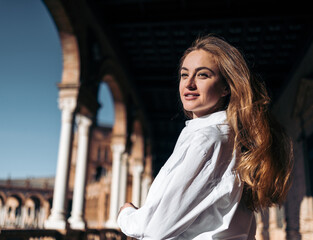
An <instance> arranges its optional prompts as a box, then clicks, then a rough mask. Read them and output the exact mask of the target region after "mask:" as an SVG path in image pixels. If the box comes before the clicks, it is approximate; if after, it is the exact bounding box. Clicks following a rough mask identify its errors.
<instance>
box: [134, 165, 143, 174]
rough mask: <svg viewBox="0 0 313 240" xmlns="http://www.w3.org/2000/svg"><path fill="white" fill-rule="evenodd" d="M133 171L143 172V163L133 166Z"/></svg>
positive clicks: (135, 172) (136, 172)
mask: <svg viewBox="0 0 313 240" xmlns="http://www.w3.org/2000/svg"><path fill="white" fill-rule="evenodd" d="M132 171H133V173H134V174H141V173H142V172H143V165H142V164H138V163H137V164H134V165H133V166H132Z"/></svg>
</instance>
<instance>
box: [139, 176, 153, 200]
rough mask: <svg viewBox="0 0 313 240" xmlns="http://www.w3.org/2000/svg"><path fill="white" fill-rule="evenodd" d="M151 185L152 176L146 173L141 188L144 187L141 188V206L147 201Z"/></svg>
mask: <svg viewBox="0 0 313 240" xmlns="http://www.w3.org/2000/svg"><path fill="white" fill-rule="evenodd" d="M150 185H151V177H150V176H147V175H145V176H144V177H143V179H142V183H141V189H142V190H141V206H143V205H144V203H145V201H146V198H147V195H148V192H149V188H150Z"/></svg>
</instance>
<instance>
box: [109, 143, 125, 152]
mask: <svg viewBox="0 0 313 240" xmlns="http://www.w3.org/2000/svg"><path fill="white" fill-rule="evenodd" d="M111 149H112V151H113V152H114V153H120V154H122V153H123V152H124V151H125V145H124V144H121V143H119V144H112V145H111Z"/></svg>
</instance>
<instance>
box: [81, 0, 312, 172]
mask: <svg viewBox="0 0 313 240" xmlns="http://www.w3.org/2000/svg"><path fill="white" fill-rule="evenodd" d="M87 3H88V5H89V7H90V9H91V11H92V14H93V15H94V16H95V18H96V19H97V21H98V23H99V25H100V26H101V27H102V29H103V31H104V32H105V34H106V35H107V36H108V38H109V39H110V41H111V43H112V45H113V46H114V48H115V50H116V52H117V53H118V55H119V58H120V60H121V62H122V64H123V66H124V67H125V69H126V70H127V72H128V74H129V77H130V79H131V81H132V84H133V86H134V89H135V91H136V94H137V97H138V99H139V100H140V102H141V103H142V106H143V108H144V109H143V110H144V113H145V116H146V119H147V120H148V123H149V125H148V128H149V129H148V130H149V132H150V134H151V139H152V144H153V145H152V151H153V156H154V164H155V170H156V171H155V172H157V171H158V170H159V168H160V166H161V165H162V164H163V163H164V161H165V160H166V159H167V157H168V156H169V155H170V153H171V151H172V149H173V146H174V144H175V141H176V139H177V136H178V134H179V132H180V130H181V128H182V127H183V126H184V120H185V119H184V116H183V113H182V111H181V107H180V103H179V99H178V94H177V84H178V78H177V70H178V62H179V58H180V56H181V55H182V53H183V51H184V50H185V49H186V48H187V47H188V46H189V45H190V44H191V42H192V41H193V40H194V39H195V38H196V37H197V36H199V35H203V34H207V33H215V34H218V35H220V36H222V37H224V38H225V39H226V40H228V41H229V42H231V43H232V44H233V45H235V46H236V47H238V48H239V49H240V50H241V51H242V52H243V53H244V55H245V57H246V59H247V60H248V62H249V65H250V66H251V68H252V69H253V70H254V71H255V72H256V73H258V74H260V76H261V77H262V79H263V80H264V81H265V82H266V84H267V87H268V89H269V92H270V94H271V96H272V98H273V101H275V99H277V97H278V96H279V94H280V93H281V92H282V90H283V89H284V86H285V85H286V83H287V82H288V79H289V77H290V76H291V74H292V72H293V70H294V68H295V67H296V66H297V63H298V62H299V61H300V59H301V58H302V56H303V54H304V53H305V51H306V48H307V47H308V44H309V43H310V42H311V41H312V33H313V13H312V8H311V7H310V6H309V4H308V3H306V2H303V1H293V2H287V1H268V0H262V1H259V0H256V1H248V0H245V1H240V0H211V1H210V0H207V1H199V0H190V1H189V0H168V1H166V0H145V1H144V0H92V1H88V2H87Z"/></svg>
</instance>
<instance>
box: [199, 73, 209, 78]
mask: <svg viewBox="0 0 313 240" xmlns="http://www.w3.org/2000/svg"><path fill="white" fill-rule="evenodd" d="M198 76H199V77H200V78H208V77H210V76H209V74H207V73H199V74H198Z"/></svg>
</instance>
